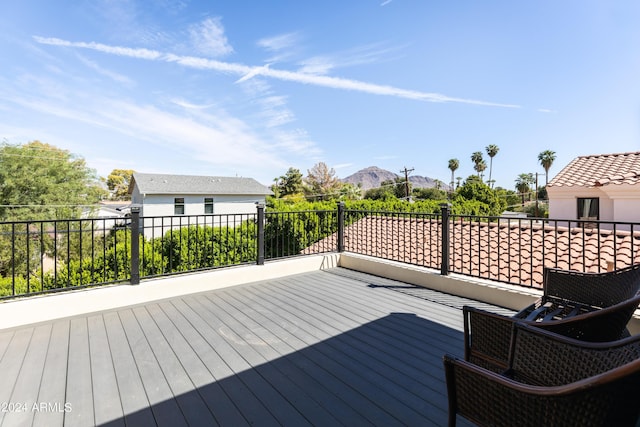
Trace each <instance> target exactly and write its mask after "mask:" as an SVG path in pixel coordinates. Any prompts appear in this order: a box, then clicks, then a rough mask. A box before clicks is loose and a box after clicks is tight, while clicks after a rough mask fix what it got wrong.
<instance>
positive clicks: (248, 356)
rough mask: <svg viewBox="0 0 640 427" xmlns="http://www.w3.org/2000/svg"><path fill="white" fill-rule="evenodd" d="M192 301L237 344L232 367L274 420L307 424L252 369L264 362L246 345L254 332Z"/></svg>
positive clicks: (198, 301)
mask: <svg viewBox="0 0 640 427" xmlns="http://www.w3.org/2000/svg"><path fill="white" fill-rule="evenodd" d="M189 302H190V305H191V307H192V308H193V309H194V311H196V312H197V313H198V314H199V315H200V316H201V317H202V318H203V319H205V320H206V321H207V322H209V323H213V324H217V325H219V331H221V332H222V334H224V337H225V338H226V340H227V341H232V342H233V343H234V344H235V345H233V346H231V349H232V350H233V352H235V354H231V353H228V356H229V362H230V364H231V366H232V368H233V367H234V366H235V368H234V370H235V371H236V373H241V377H242V378H243V379H245V380H246V382H248V384H247V385H248V387H249V388H250V389H251V390H252V391H253V393H254V394H255V396H256V397H257V398H258V399H259V400H260V401H261V402H262V403H263V404H264V406H265V407H266V408H268V409H269V411H270V412H271V413H272V415H273V416H274V418H275V419H276V420H277V421H278V422H279V423H281V424H284V425H305V424H308V421H307V420H305V418H304V417H303V416H302V415H301V414H300V412H298V411H297V410H296V408H295V407H294V406H292V405H291V403H290V402H288V401H287V400H286V399H283V398H282V396H281V395H280V393H279V392H278V389H277V388H276V387H274V384H272V383H271V382H269V381H268V380H267V379H266V378H264V376H263V375H262V371H260V372H258V371H257V370H255V369H251V367H253V366H255V364H260V363H262V361H259V360H260V358H259V357H258V358H256V353H255V351H254V350H253V349H252V348H251V346H250V345H247V343H246V340H245V337H247V338H249V337H250V335H251V332H250V331H249V330H247V329H246V328H244V327H238V325H236V324H234V323H230V319H229V318H228V317H227V316H225V314H224V313H223V312H217V311H215V310H213V309H212V308H211V304H210V303H206V302H205V301H203V299H199V298H198V299H197V298H195V297H192V298H189ZM262 360H264V359H262Z"/></svg>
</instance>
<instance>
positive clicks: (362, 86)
mask: <svg viewBox="0 0 640 427" xmlns="http://www.w3.org/2000/svg"><path fill="white" fill-rule="evenodd" d="M35 40H36V41H38V42H39V43H44V44H52V45H58V46H67V47H77V48H85V49H93V50H99V51H101V52H105V53H111V54H114V55H120V56H131V57H135V58H143V59H149V60H156V61H158V60H160V61H165V62H175V63H177V64H180V65H183V66H186V67H192V68H197V69H203V70H213V71H219V72H223V73H229V74H236V75H240V76H244V75H246V74H248V73H251V72H252V71H255V70H256V68H258V69H259V73H260V75H261V76H263V77H271V78H274V79H278V80H283V81H291V82H297V83H302V84H308V85H314V86H321V87H328V88H333V89H341V90H349V91H356V92H363V93H368V94H372V95H385V96H393V97H397V98H405V99H412V100H417V101H426V102H453V103H462V104H471V105H482V106H490V107H502V108H520V106H518V105H514V104H504V103H498V102H491V101H483V100H477V99H469V98H457V97H451V96H447V95H443V94H439V93H430V92H420V91H415V90H408V89H401V88H397V87H393V86H386V85H379V84H375V83H367V82H362V81H358V80H352V79H345V78H340V77H329V76H322V75H314V74H308V73H300V72H295V71H285V70H277V69H274V68H265V67H264V66H261V67H250V66H247V65H243V64H237V63H231V62H222V61H216V60H211V59H206V58H197V57H192V56H180V55H175V54H162V53H160V52H157V51H151V50H148V49H132V48H126V47H118V46H106V45H103V44H99V43H84V42H68V41H63V40H59V39H50V38H42V37H35Z"/></svg>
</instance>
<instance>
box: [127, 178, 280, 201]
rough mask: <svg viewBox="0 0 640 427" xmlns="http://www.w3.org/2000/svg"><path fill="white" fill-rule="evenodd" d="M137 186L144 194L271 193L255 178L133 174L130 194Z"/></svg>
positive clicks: (261, 194)
mask: <svg viewBox="0 0 640 427" xmlns="http://www.w3.org/2000/svg"><path fill="white" fill-rule="evenodd" d="M135 185H137V186H138V189H139V191H140V193H143V194H211V195H214V194H220V195H227V194H228V195H232V194H243V195H260V196H266V195H269V194H272V193H271V190H269V189H268V188H267V187H266V186H264V185H262V184H260V183H259V182H258V181H256V180H255V179H253V178H239V177H226V176H194V175H167V174H154V173H138V172H135V173H134V174H133V179H132V180H131V183H130V186H129V193H131V192H132V191H133V188H134V186H135Z"/></svg>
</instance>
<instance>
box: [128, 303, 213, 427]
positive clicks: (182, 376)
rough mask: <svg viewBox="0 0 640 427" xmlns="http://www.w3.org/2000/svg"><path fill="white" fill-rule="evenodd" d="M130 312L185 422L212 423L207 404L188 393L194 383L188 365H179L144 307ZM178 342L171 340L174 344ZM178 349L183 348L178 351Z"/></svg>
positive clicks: (194, 394) (161, 332)
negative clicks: (138, 325) (137, 323)
mask: <svg viewBox="0 0 640 427" xmlns="http://www.w3.org/2000/svg"><path fill="white" fill-rule="evenodd" d="M125 314H126V315H130V314H129V313H125ZM133 315H135V317H136V319H137V320H138V322H139V324H140V327H141V328H142V333H143V334H144V336H145V338H146V340H147V341H148V343H149V346H150V348H151V351H152V352H153V354H154V355H155V358H156V360H157V361H158V364H159V365H160V369H162V372H163V374H164V378H165V379H166V381H167V383H168V384H169V387H170V388H171V392H172V393H173V396H175V397H174V398H175V400H176V402H177V403H178V406H179V407H180V411H181V412H182V414H184V418H185V421H186V423H187V424H188V425H216V421H215V418H214V417H213V415H212V414H211V412H210V411H209V408H208V407H207V405H206V404H205V403H204V402H203V400H202V398H201V397H200V396H199V395H198V393H192V391H193V390H194V388H195V386H194V384H193V382H192V381H191V379H190V378H189V375H188V374H187V372H186V370H187V369H190V366H183V365H182V363H181V361H180V360H179V359H178V357H177V356H176V354H175V350H174V349H173V348H172V346H171V345H170V344H169V342H167V340H166V338H165V336H164V335H163V331H162V330H160V328H159V327H158V325H157V324H156V322H155V320H154V319H153V318H152V317H151V315H150V314H149V312H148V311H147V309H146V307H137V308H135V309H133ZM180 344H182V343H177V344H176V342H174V345H180ZM179 351H184V349H183V350H179Z"/></svg>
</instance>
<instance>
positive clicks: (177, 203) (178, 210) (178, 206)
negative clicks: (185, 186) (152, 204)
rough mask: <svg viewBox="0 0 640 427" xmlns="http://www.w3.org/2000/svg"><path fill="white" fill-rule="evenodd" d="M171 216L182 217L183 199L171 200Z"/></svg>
mask: <svg viewBox="0 0 640 427" xmlns="http://www.w3.org/2000/svg"><path fill="white" fill-rule="evenodd" d="M173 214H174V215H184V197H176V198H175V199H173Z"/></svg>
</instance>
